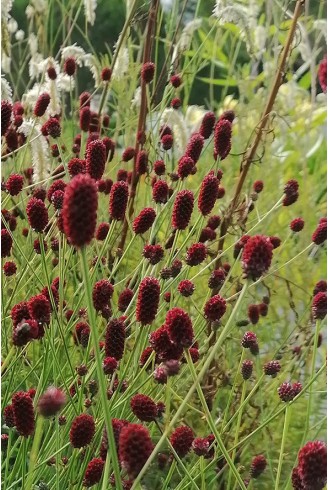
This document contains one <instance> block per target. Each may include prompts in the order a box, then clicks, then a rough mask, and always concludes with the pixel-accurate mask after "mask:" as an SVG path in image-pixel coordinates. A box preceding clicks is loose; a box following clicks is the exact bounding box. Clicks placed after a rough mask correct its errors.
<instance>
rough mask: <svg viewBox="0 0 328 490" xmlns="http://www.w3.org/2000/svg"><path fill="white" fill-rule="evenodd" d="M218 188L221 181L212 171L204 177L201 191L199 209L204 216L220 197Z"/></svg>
mask: <svg viewBox="0 0 328 490" xmlns="http://www.w3.org/2000/svg"><path fill="white" fill-rule="evenodd" d="M218 189H219V181H218V179H217V177H216V176H215V174H214V172H213V171H212V172H210V173H209V174H207V175H206V176H205V177H204V179H203V181H202V184H201V187H200V191H199V197H198V209H199V211H200V212H201V213H202V215H203V216H206V215H207V214H209V213H210V212H211V211H212V209H213V207H214V204H215V201H216V199H217V197H218Z"/></svg>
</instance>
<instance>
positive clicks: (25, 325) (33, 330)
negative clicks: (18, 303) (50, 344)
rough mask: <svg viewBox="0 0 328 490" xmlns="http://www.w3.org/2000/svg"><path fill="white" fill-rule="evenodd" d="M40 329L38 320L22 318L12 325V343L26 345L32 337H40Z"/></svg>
mask: <svg viewBox="0 0 328 490" xmlns="http://www.w3.org/2000/svg"><path fill="white" fill-rule="evenodd" d="M39 332H40V329H39V325H38V322H37V321H36V320H25V319H23V320H22V321H21V322H20V323H18V324H17V325H16V326H14V329H13V336H12V339H13V344H14V345H17V346H18V347H22V346H23V345H26V344H27V343H28V342H30V341H31V340H33V339H36V338H38V337H39V338H40V337H41V335H39Z"/></svg>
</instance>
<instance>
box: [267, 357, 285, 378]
mask: <svg viewBox="0 0 328 490" xmlns="http://www.w3.org/2000/svg"><path fill="white" fill-rule="evenodd" d="M280 369H281V366H280V362H279V361H275V360H274V361H269V362H267V363H266V364H264V366H263V371H264V374H266V375H267V376H272V378H275V377H276V376H277V374H278V373H279V371H280Z"/></svg>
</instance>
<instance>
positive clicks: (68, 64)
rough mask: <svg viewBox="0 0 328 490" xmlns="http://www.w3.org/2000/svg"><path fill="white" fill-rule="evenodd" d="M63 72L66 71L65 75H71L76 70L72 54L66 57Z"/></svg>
mask: <svg viewBox="0 0 328 490" xmlns="http://www.w3.org/2000/svg"><path fill="white" fill-rule="evenodd" d="M64 72H65V73H66V75H68V76H70V77H72V76H73V75H74V73H75V72H76V61H75V58H73V56H70V57H69V58H66V60H65V62H64Z"/></svg>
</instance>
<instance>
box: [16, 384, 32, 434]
mask: <svg viewBox="0 0 328 490" xmlns="http://www.w3.org/2000/svg"><path fill="white" fill-rule="evenodd" d="M12 410H13V415H14V423H15V427H16V430H17V432H18V433H19V435H20V436H23V437H28V436H31V435H32V434H33V433H34V429H35V420H34V409H33V402H32V398H31V397H30V395H29V394H28V393H25V392H24V391H19V392H17V393H15V394H14V396H13V398H12Z"/></svg>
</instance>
